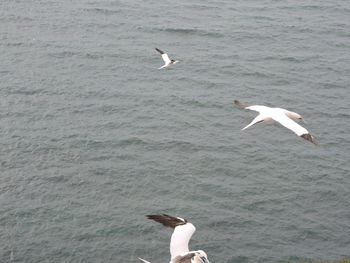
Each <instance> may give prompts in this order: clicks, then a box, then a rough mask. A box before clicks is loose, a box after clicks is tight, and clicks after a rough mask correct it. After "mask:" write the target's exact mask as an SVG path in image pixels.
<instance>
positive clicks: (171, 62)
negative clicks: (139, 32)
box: [156, 48, 180, 69]
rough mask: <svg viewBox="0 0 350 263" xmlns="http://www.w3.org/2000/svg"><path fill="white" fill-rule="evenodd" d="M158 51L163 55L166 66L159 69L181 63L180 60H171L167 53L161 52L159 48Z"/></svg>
mask: <svg viewBox="0 0 350 263" xmlns="http://www.w3.org/2000/svg"><path fill="white" fill-rule="evenodd" d="M156 50H157V51H158V52H159V53H160V54H161V55H162V59H163V60H164V65H163V66H161V67H160V68H158V69H162V68H167V67H169V66H170V65H173V64H177V63H179V62H180V61H179V60H173V59H170V58H169V56H168V54H167V53H165V52H164V51H163V50H160V49H159V48H156Z"/></svg>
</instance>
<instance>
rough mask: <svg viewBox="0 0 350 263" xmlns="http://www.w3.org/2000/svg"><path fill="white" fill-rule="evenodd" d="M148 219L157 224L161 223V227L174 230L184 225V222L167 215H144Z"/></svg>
mask: <svg viewBox="0 0 350 263" xmlns="http://www.w3.org/2000/svg"><path fill="white" fill-rule="evenodd" d="M146 217H147V218H148V219H152V220H154V221H156V222H158V223H161V224H162V225H163V226H166V227H170V228H175V227H177V226H180V225H185V224H186V223H187V221H186V220H182V219H180V218H178V217H174V216H170V215H167V214H158V215H146Z"/></svg>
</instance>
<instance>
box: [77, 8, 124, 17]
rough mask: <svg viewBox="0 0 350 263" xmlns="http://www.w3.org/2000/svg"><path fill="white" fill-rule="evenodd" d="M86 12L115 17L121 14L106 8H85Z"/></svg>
mask: <svg viewBox="0 0 350 263" xmlns="http://www.w3.org/2000/svg"><path fill="white" fill-rule="evenodd" d="M84 11H87V12H92V13H95V14H104V15H114V14H118V13H120V10H110V9H105V8H85V9H84Z"/></svg>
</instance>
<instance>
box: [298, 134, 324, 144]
mask: <svg viewBox="0 0 350 263" xmlns="http://www.w3.org/2000/svg"><path fill="white" fill-rule="evenodd" d="M300 137H302V138H304V139H305V140H307V141H309V142H312V143H313V144H315V145H316V146H320V144H319V143H318V142H317V141H316V140H315V139H314V137H313V136H312V135H311V134H310V133H305V134H303V135H301V136H300Z"/></svg>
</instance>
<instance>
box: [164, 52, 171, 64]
mask: <svg viewBox="0 0 350 263" xmlns="http://www.w3.org/2000/svg"><path fill="white" fill-rule="evenodd" d="M162 59H163V60H164V63H165V64H169V63H170V62H171V60H170V58H169V56H168V54H167V53H164V54H162Z"/></svg>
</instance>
